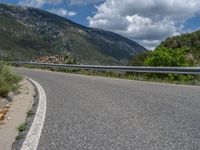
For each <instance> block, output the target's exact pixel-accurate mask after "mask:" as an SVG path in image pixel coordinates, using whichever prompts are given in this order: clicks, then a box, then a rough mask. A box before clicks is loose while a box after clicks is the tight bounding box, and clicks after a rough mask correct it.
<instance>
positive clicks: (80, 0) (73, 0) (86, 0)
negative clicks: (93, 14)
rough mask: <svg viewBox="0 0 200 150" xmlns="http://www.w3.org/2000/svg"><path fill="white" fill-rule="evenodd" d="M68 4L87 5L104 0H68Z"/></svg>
mask: <svg viewBox="0 0 200 150" xmlns="http://www.w3.org/2000/svg"><path fill="white" fill-rule="evenodd" d="M69 1H70V5H87V4H96V3H99V2H104V1H105V0H69Z"/></svg>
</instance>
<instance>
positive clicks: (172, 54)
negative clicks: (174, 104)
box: [144, 47, 194, 82]
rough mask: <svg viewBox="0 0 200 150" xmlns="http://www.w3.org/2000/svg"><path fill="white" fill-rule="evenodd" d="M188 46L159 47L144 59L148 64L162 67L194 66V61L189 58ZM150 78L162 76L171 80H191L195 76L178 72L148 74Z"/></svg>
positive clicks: (161, 77)
mask: <svg viewBox="0 0 200 150" xmlns="http://www.w3.org/2000/svg"><path fill="white" fill-rule="evenodd" d="M187 53H188V49H187V48H176V49H172V48H166V47H159V48H158V49H156V50H155V51H153V52H151V53H149V55H148V56H147V58H146V59H145V61H144V64H145V65H146V66H162V67H166V66H167V67H188V66H194V62H193V61H192V60H190V59H188V58H187ZM147 77H149V78H160V79H164V80H169V81H184V82H187V81H191V80H193V77H192V76H190V75H178V74H148V75H147Z"/></svg>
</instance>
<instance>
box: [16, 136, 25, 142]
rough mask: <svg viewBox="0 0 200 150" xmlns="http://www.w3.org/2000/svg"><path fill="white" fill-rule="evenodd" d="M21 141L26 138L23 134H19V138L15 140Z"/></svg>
mask: <svg viewBox="0 0 200 150" xmlns="http://www.w3.org/2000/svg"><path fill="white" fill-rule="evenodd" d="M21 139H24V136H23V135H22V134H19V135H18V136H16V138H15V140H17V141H19V140H21Z"/></svg>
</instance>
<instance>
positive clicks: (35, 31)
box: [0, 4, 146, 65]
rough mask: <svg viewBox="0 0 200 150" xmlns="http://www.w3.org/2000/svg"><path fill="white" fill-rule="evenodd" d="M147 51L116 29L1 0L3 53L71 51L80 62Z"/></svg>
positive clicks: (122, 60) (111, 60)
mask: <svg viewBox="0 0 200 150" xmlns="http://www.w3.org/2000/svg"><path fill="white" fill-rule="evenodd" d="M144 51H146V49H145V48H144V47H142V46H141V45H139V44H138V43H137V42H135V41H132V40H130V39H128V38H125V37H123V36H121V35H118V34H116V33H113V32H110V31H105V30H102V29H97V28H91V27H85V26H83V25H80V24H77V23H75V22H73V21H71V20H69V19H67V18H63V17H61V16H58V15H55V14H52V13H49V12H47V11H44V10H40V9H36V8H31V7H24V6H16V5H6V4H0V57H1V58H9V57H12V58H13V59H15V60H20V59H22V58H23V59H24V60H26V59H29V60H30V59H33V58H34V57H39V56H45V55H52V54H55V55H57V54H59V55H65V54H67V53H70V54H71V55H72V56H73V57H74V58H76V59H77V60H78V62H80V63H81V64H109V65H114V64H119V65H124V64H128V61H129V59H131V58H132V57H133V56H135V55H137V54H139V53H142V52H144Z"/></svg>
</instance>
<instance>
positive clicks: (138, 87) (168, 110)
mask: <svg viewBox="0 0 200 150" xmlns="http://www.w3.org/2000/svg"><path fill="white" fill-rule="evenodd" d="M17 71H18V72H20V73H21V74H23V75H25V76H28V77H30V78H32V79H34V80H36V81H38V82H39V83H40V84H41V85H42V86H43V88H44V89H45V91H46V95H47V111H46V119H45V123H44V128H43V131H42V135H41V138H40V141H39V145H38V149H40V150H41V149H42V150H43V149H44V150H45V149H59V150H60V149H70V150H71V149H81V150H84V149H92V150H93V149H95V150H96V149H97V150H102V149H105V150H110V149H113V150H123V149H130V150H132V149H136V150H140V149H141V150H157V149H162V150H163V149H166V150H168V149H174V150H176V149H181V150H182V149H183V150H184V149H185V150H195V149H200V92H199V89H200V88H199V87H195V86H176V85H170V84H155V83H148V82H138V81H129V80H120V79H110V78H102V77H89V76H82V75H72V74H64V73H55V72H48V71H39V70H29V69H17Z"/></svg>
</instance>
